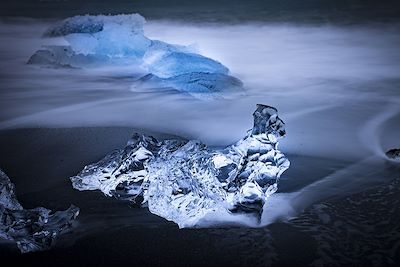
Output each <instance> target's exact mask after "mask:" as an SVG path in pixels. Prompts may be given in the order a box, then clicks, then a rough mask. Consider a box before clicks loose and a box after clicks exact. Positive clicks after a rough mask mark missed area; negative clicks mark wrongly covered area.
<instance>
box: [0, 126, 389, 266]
mask: <svg viewBox="0 0 400 267" xmlns="http://www.w3.org/2000/svg"><path fill="white" fill-rule="evenodd" d="M132 132H133V130H132V129H128V128H69V129H20V130H7V131H1V132H0V147H1V149H0V167H1V168H2V169H3V170H4V171H5V172H6V173H7V174H8V176H9V177H10V179H11V180H12V181H13V182H14V183H15V185H16V189H17V196H18V199H19V201H20V202H21V204H22V205H23V206H24V207H25V208H33V207H37V206H44V207H47V208H50V209H66V208H67V207H68V206H69V205H70V204H74V205H76V206H78V207H80V209H81V213H80V215H79V217H78V221H77V223H76V224H75V225H74V227H73V229H72V230H71V231H70V232H68V233H66V234H64V235H63V236H61V237H60V238H59V239H58V240H57V243H56V245H55V247H54V248H53V249H52V250H49V251H44V252H39V253H29V254H24V255H21V254H20V253H19V252H18V250H17V248H16V247H15V246H13V245H10V244H2V245H1V246H0V258H1V259H2V261H5V260H6V261H7V262H8V261H10V262H13V263H15V264H16V265H15V266H19V265H21V264H26V265H28V264H29V265H32V264H34V266H36V265H37V264H40V265H41V266H57V265H59V266H60V265H61V266H92V265H94V266H106V265H110V266H122V265H124V266H125V265H130V266H142V265H146V266H221V265H234V266H250V265H254V266H271V265H273V266H307V265H308V264H310V263H312V262H313V261H314V260H315V259H316V258H317V257H318V255H317V248H318V245H319V243H318V240H317V239H316V238H315V235H313V233H310V232H309V231H307V230H304V229H302V228H301V227H297V226H296V225H295V224H287V223H274V224H272V225H269V226H268V227H264V228H257V229H255V228H245V227H232V226H231V227H229V226H225V227H215V228H208V229H178V227H177V226H176V225H175V224H174V223H171V222H168V221H166V220H164V219H163V218H160V217H158V216H155V215H153V214H151V213H150V212H148V211H147V209H137V208H133V207H130V206H129V204H128V203H124V202H120V201H117V200H114V199H112V198H106V197H104V196H103V194H102V193H100V192H96V191H93V192H88V191H85V192H79V191H77V190H73V189H72V187H71V184H70V182H69V180H68V177H70V176H72V175H74V174H76V173H77V172H79V171H80V170H81V169H82V168H83V166H84V165H86V164H89V163H92V162H94V161H97V160H99V159H100V158H102V157H103V156H104V155H105V154H107V153H109V152H110V151H111V150H113V149H115V148H118V147H122V146H123V145H124V144H125V142H126V141H127V140H128V138H129V137H130V135H131V134H132ZM154 135H155V136H156V137H159V138H170V137H171V136H168V135H162V134H154ZM289 158H290V160H291V162H292V166H291V169H289V171H287V172H286V173H285V175H284V177H283V178H282V181H281V185H280V190H282V191H284V192H290V191H295V190H297V189H299V188H301V187H302V186H304V185H306V184H308V183H311V182H313V181H314V180H317V179H319V178H321V177H324V176H326V175H328V174H330V173H331V172H334V171H335V170H337V169H340V168H343V167H344V166H346V164H348V163H345V162H334V161H331V160H326V159H317V158H310V157H301V156H290V155H289ZM310 162H312V163H313V164H312V165H313V170H312V171H310ZM307 163H308V164H307ZM342 205H343V204H342ZM322 229H325V230H324V231H328V230H329V226H328V230H326V228H322ZM333 242H334V241H333ZM389 265H390V264H389ZM371 266H373V265H371Z"/></svg>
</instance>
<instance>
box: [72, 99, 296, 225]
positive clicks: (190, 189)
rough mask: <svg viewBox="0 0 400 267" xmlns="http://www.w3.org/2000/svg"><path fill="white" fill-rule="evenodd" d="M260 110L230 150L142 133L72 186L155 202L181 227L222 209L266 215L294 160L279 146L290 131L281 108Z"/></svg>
mask: <svg viewBox="0 0 400 267" xmlns="http://www.w3.org/2000/svg"><path fill="white" fill-rule="evenodd" d="M253 117H254V126H253V128H252V129H251V130H250V131H249V132H248V133H247V135H246V137H244V138H243V139H241V140H239V141H238V142H237V143H235V144H234V145H231V146H229V147H227V148H225V149H223V150H214V149H211V148H209V147H207V146H206V145H205V144H203V143H201V142H200V141H196V140H191V141H187V140H164V141H158V140H156V139H155V138H154V137H151V136H144V135H139V134H134V136H133V137H132V138H131V139H130V140H129V141H128V143H127V145H126V147H125V148H123V149H119V150H115V151H114V152H112V153H111V154H109V155H107V156H106V157H105V158H103V159H102V160H100V161H99V162H97V163H94V164H91V165H88V166H86V167H85V168H84V169H83V170H82V171H81V172H80V173H79V174H78V175H76V176H74V177H71V181H72V185H73V187H74V188H75V189H78V190H101V191H102V192H103V193H104V194H105V195H106V196H110V197H115V198H117V199H122V200H126V201H130V202H131V203H133V204H135V205H137V206H147V207H148V208H149V210H150V212H152V213H154V214H156V215H159V216H161V217H164V218H165V219H167V220H170V221H174V222H175V223H177V224H178V225H179V227H192V226H195V225H197V224H198V222H199V221H200V220H201V219H202V218H204V217H205V216H206V215H209V214H211V213H214V214H215V213H219V212H227V213H230V214H238V213H246V214H252V215H254V216H255V217H256V218H260V216H261V213H262V211H263V207H264V205H266V204H267V199H268V197H269V196H270V195H272V194H273V193H274V192H275V191H276V190H277V188H278V180H279V177H280V176H281V174H282V173H283V172H284V171H285V170H286V169H287V168H289V165H290V162H289V160H288V159H287V158H286V157H285V155H284V154H283V153H282V152H280V151H279V150H278V148H277V147H278V140H279V139H280V138H282V137H283V136H285V134H286V132H285V125H284V123H283V121H282V120H281V119H280V118H279V117H278V114H277V110H276V109H275V108H273V107H269V106H265V105H257V109H256V111H255V112H254V114H253Z"/></svg>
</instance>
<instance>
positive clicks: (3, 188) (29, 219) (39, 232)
mask: <svg viewBox="0 0 400 267" xmlns="http://www.w3.org/2000/svg"><path fill="white" fill-rule="evenodd" d="M78 214H79V209H78V208H77V207H75V206H73V205H71V206H70V207H69V208H68V209H67V210H65V211H56V212H54V213H52V211H51V210H48V209H46V208H42V207H40V208H34V209H29V210H26V209H24V208H23V207H22V206H21V204H19V202H18V200H17V198H16V196H15V188H14V185H13V184H12V183H11V181H10V179H9V178H8V176H7V175H6V174H5V173H4V172H3V171H2V170H0V239H5V240H8V241H12V242H16V244H17V246H18V248H19V250H20V251H21V252H23V253H24V252H33V251H38V250H44V249H48V248H50V247H51V245H52V244H53V243H54V241H55V239H56V238H57V237H58V235H59V234H60V233H62V232H63V231H64V230H65V229H67V228H69V227H70V226H71V223H72V221H73V220H74V219H75V218H76V217H77V216H78Z"/></svg>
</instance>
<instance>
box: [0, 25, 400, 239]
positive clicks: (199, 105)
mask: <svg viewBox="0 0 400 267" xmlns="http://www.w3.org/2000/svg"><path fill="white" fill-rule="evenodd" d="M54 23H55V20H53V19H48V20H40V19H27V18H20V19H16V18H15V19H7V20H2V21H1V22H0V38H1V40H0V41H1V42H0V58H1V59H2V60H1V61H0V69H1V71H0V107H1V108H0V130H2V132H7V131H8V130H16V129H31V128H35V129H36V128H40V129H46V128H52V129H54V132H53V133H52V134H54V135H57V136H59V137H54V136H52V134H47V133H46V134H47V135H45V137H42V139H43V140H39V138H38V139H36V138H37V137H38V136H40V135H42V132H41V131H40V130H39V132H37V131H38V130H37V129H36V130H34V131H33V132H32V136H29V135H30V134H29V133H28V134H26V133H24V134H21V136H22V137H21V136H20V135H18V134H16V135H15V136H16V137H15V140H17V141H15V142H16V144H17V147H16V150H15V153H17V152H18V153H19V152H20V151H24V147H23V145H22V144H26V143H28V142H31V141H32V143H33V145H32V147H35V146H46V142H47V141H48V142H49V143H50V145H49V146H48V147H49V148H48V149H49V150H51V149H54V151H52V152H49V155H50V154H51V153H64V152H65V153H66V154H68V155H69V156H70V158H71V159H73V160H72V161H73V162H72V163H68V162H64V163H62V165H63V166H64V168H65V169H68V168H70V169H68V170H65V171H64V172H65V173H68V174H69V175H73V174H74V173H72V171H75V172H76V171H77V170H80V169H81V168H83V163H81V162H84V163H85V164H87V163H90V162H93V161H96V160H98V159H99V158H98V157H100V156H102V155H104V154H105V153H107V152H109V149H112V148H117V147H115V145H117V144H118V145H119V144H121V145H123V143H124V142H125V141H126V140H125V139H124V138H125V132H123V133H122V131H120V130H118V129H121V127H124V128H132V129H136V130H138V131H143V132H156V133H163V134H167V135H169V136H179V137H183V138H187V139H198V140H201V141H202V142H204V143H206V144H208V145H209V146H213V147H222V146H226V145H229V144H232V143H233V142H235V141H236V140H239V139H240V138H242V137H243V136H244V134H245V133H246V131H247V130H248V129H250V128H251V127H252V117H251V114H252V112H253V111H254V109H255V105H256V104H257V103H262V104H267V105H271V106H274V107H276V108H277V109H278V111H279V115H280V117H281V118H282V119H283V120H284V121H285V123H286V130H287V136H286V137H285V138H284V139H282V140H281V142H280V145H279V149H280V150H281V151H282V152H284V153H285V154H287V156H288V158H289V159H290V160H291V161H292V166H291V168H290V169H289V171H287V172H286V173H284V175H283V176H282V179H281V180H282V181H281V185H280V189H279V190H278V192H277V193H276V194H274V195H273V196H272V197H271V199H270V202H269V203H268V205H267V206H266V208H265V211H264V214H263V218H262V225H267V224H270V223H274V222H276V221H277V220H279V219H284V220H288V219H291V218H293V217H296V216H299V215H300V214H301V212H302V211H303V210H304V209H306V208H308V207H310V206H311V205H312V204H314V203H318V202H320V201H324V200H326V199H331V198H335V197H336V198H340V197H341V196H343V195H352V194H355V193H357V192H360V191H364V190H366V189H368V188H370V187H372V186H376V185H380V184H385V183H387V182H388V181H390V180H391V179H393V178H398V175H399V169H398V167H393V166H398V163H396V162H389V161H388V159H387V158H386V156H385V152H386V151H387V150H388V149H391V148H399V147H400V139H399V133H400V93H399V87H400V76H399V73H400V53H399V47H400V30H399V29H400V27H399V26H400V24H397V23H390V24H389V23H362V24H351V25H344V24H337V23H336V24H327V23H324V24H311V23H296V24H295V23H290V22H245V23H242V24H230V23H227V22H219V23H193V22H187V21H186V22H179V21H171V20H148V21H147V24H146V25H145V35H146V36H148V37H149V38H151V39H158V40H162V41H165V42H168V43H173V44H180V45H192V46H193V47H195V48H196V49H197V50H198V51H199V53H200V54H202V55H205V56H207V57H210V58H212V59H215V60H218V61H220V62H221V63H223V64H224V65H225V66H227V67H228V68H229V69H230V71H231V74H232V75H233V76H235V77H237V78H239V79H241V80H242V81H243V83H244V87H245V91H244V92H243V94H232V95H230V96H228V97H225V98H221V99H218V98H217V99H198V98H194V97H192V96H190V95H188V94H183V93H179V92H177V91H174V90H169V89H165V88H164V89H160V88H154V89H145V88H140V86H137V84H136V83H135V81H136V80H137V79H138V78H140V77H141V76H142V75H143V72H142V71H141V70H140V69H138V68H137V67H135V66H126V67H115V66H109V67H104V66H103V67H99V68H87V69H69V68H47V67H39V66H34V65H28V64H26V63H27V61H28V60H29V58H30V56H31V55H32V54H33V53H34V52H35V51H37V50H38V49H40V48H41V47H42V45H51V44H66V43H65V40H63V39H62V38H59V39H54V38H52V39H46V38H43V37H42V34H43V32H44V31H45V30H46V29H47V28H48V27H49V26H50V25H53V24H54ZM86 127H87V128H88V129H89V130H87V131H86V130H82V128H86ZM110 127H114V129H116V130H112V131H111V130H104V129H105V128H107V129H109V128H110ZM57 129H70V130H61V131H59V132H58V130H57ZM74 129H77V130H76V131H75V130H74ZM96 129H99V130H98V131H99V132H102V131H105V132H106V133H104V134H103V133H100V134H99V135H96V137H95V140H93V141H88V140H90V139H91V134H95V133H96V131H97V130H96ZM29 131H30V130H29ZM74 131H75V134H76V135H77V136H81V137H79V138H82V140H83V141H79V142H81V143H79V142H78V144H80V145H82V147H83V145H84V143H85V142H86V143H87V144H88V145H87V146H86V147H89V146H92V147H93V146H94V145H99V146H100V145H102V144H100V143H101V140H103V139H101V138H100V139H99V140H100V141H99V140H98V139H97V137H98V136H100V135H101V134H103V137H104V136H106V137H107V138H108V139H109V140H110V141H109V142H108V144H104V146H103V147H101V148H98V149H99V150H98V151H96V153H100V154H99V155H98V154H96V153H92V154H90V153H91V152H85V151H81V150H79V149H78V150H77V151H80V154H79V156H71V155H73V154H74V153H75V152H74V151H73V149H72V148H70V150H71V151H69V149H67V148H62V147H57V145H58V143H57V142H60V140H61V141H62V140H64V139H65V140H69V139H68V138H72V137H70V136H73V135H74ZM11 133H13V132H11ZM46 136H47V137H48V138H49V139H48V140H44V139H45V138H46ZM51 136H52V137H51ZM24 138H26V140H28V141H26V142H20V140H23V139H24ZM11 139H12V138H11ZM53 139H54V140H56V141H54V140H53ZM114 139H115V140H114ZM4 140H5V141H4V143H5V142H8V139H4ZM1 141H3V140H1ZM18 142H20V143H18ZM66 143H67V142H66ZM12 144H14V143H12V142H11V143H10V147H11V145H12ZM18 144H20V146H18ZM89 144H90V145H89ZM28 147H29V146H28ZM95 149H96V148H94V147H93V150H95ZM12 150H13V149H11V148H9V147H7V151H12ZM99 151H100V152H99ZM7 153H8V152H7ZM26 153H27V154H29V153H30V152H29V151H27V152H26ZM4 154H6V153H4ZM32 154H33V152H32ZM13 155H14V154H13ZM89 155H90V157H89ZM14 156H15V157H16V158H19V156H18V155H14ZM33 157H34V155H33V156H32V158H33ZM40 157H42V158H43V161H46V160H47V161H48V162H52V161H51V160H52V157H55V158H56V159H58V157H57V156H54V154H51V156H43V155H42V156H40ZM79 157H82V159H80V158H79ZM21 158H23V157H22V156H21ZM0 164H1V162H0ZM13 164H14V163H13ZM19 164H20V165H21V166H24V165H25V164H24V163H23V162H20V163H19ZM35 164H36V163H29V164H28V165H27V166H34V165H35ZM15 165H18V164H17V163H15ZM71 166H72V167H71ZM0 167H2V166H1V165H0ZM15 168H17V167H15ZM18 168H19V167H18ZM33 168H36V167H33ZM46 168H47V169H48V170H49V174H47V176H46V175H45V177H46V179H47V180H46V183H47V184H46V186H47V187H48V188H51V187H50V184H51V182H49V180H51V179H49V177H50V175H53V174H57V172H56V171H54V170H53V169H55V168H56V167H54V166H53V167H51V166H48V167H46V166H43V168H42V170H47V169H46ZM52 168H53V169H52ZM10 169H11V170H12V172H13V168H10ZM34 170H36V169H34ZM29 171H30V170H26V173H29ZM53 171H54V172H53ZM14 172H15V173H17V174H18V172H16V171H14ZM11 174H13V173H11ZM26 176H27V175H26ZM32 176H33V177H34V176H35V175H32ZM37 176H39V174H37ZM55 176H57V175H55ZM10 178H11V179H13V177H12V175H10ZM50 178H52V177H50ZM58 178H60V177H58ZM62 178H65V181H66V182H65V183H67V178H68V177H62ZM38 181H41V180H40V179H38ZM43 181H45V180H44V178H43ZM24 184H26V185H27V186H26V188H24ZM16 185H17V190H18V188H21V191H22V192H24V193H26V192H29V193H31V192H30V191H35V190H39V189H38V188H40V187H41V185H40V184H38V182H37V181H36V180H35V181H19V182H18V181H17V182H16ZM52 186H53V185H52ZM63 186H64V187H65V184H63ZM68 186H69V184H68ZM28 187H30V188H31V190H30V189H28ZM64 187H59V188H58V187H57V188H56V189H54V190H53V189H52V190H51V191H52V192H53V193H51V192H50V193H49V196H48V198H49V199H50V198H51V196H52V197H58V196H60V198H61V199H63V201H65V202H68V203H70V200H69V199H68V197H67V194H70V193H65V194H66V195H65V196H64V195H63V193H62V192H64V191H67V190H66V189H65V188H64ZM33 189H34V190H33ZM68 192H69V191H68ZM77 194H81V195H80V196H82V198H83V199H84V198H85V197H87V198H88V199H90V197H88V196H87V195H84V193H81V192H79V193H77ZM82 194H83V195H82ZM61 196H62V197H61ZM69 196H71V195H69ZM22 199H24V198H22ZM25 199H29V194H28V195H26V196H25ZM99 199H100V198H99ZM25 201H27V200H25ZM85 201H88V202H87V203H89V204H92V205H94V207H96V208H98V209H99V210H100V209H101V208H102V207H103V206H105V205H107V204H105V203H111V202H106V201H107V199H106V200H104V201H103V200H98V199H96V200H94V201H93V202H90V200H86V199H85ZM110 201H111V200H110ZM48 202H49V203H50V205H51V203H52V202H51V201H48ZM84 203H86V202H84ZM89 204H87V206H88V207H86V208H87V210H89V208H92V207H90V205H89ZM81 205H83V210H85V206H84V205H85V204H81ZM110 205H116V204H113V203H112V204H110ZM393 207H394V205H393ZM113 208H115V209H116V210H117V211H116V214H117V213H118V216H119V215H121V214H124V212H125V209H122V208H121V207H117V206H116V207H114V206H113ZM389 209H390V208H389ZM126 212H127V213H126V215H125V216H122V217H118V216H114V217H113V216H110V218H111V217H112V220H115V222H114V223H111V219H110V218H108V217H107V224H109V227H110V228H112V227H114V226H116V228H118V227H119V226H120V225H127V224H129V223H133V220H131V218H132V217H130V216H138V217H135V220H137V221H138V222H139V223H138V224H140V225H141V226H140V227H142V226H143V225H144V224H149V225H153V224H156V225H159V224H160V223H159V221H157V222H156V223H154V222H152V220H153V219H152V218H150V219H149V217H148V216H149V214H144V215H143V214H142V213H143V211H141V213H140V214H139V213H137V214H136V213H133V212H132V211H131V210H130V211H126ZM100 213H101V212H98V211H97V213H96V214H95V215H92V214H91V215H90V216H92V217H93V218H95V219H96V220H98V221H99V222H98V223H99V224H101V223H102V221H101V220H102V216H101V215H102V214H100ZM132 214H133V215H132ZM138 214H139V215H138ZM81 216H82V228H81V229H82V230H78V233H79V234H78V236H79V235H83V234H82V233H83V232H84V231H89V229H90V228H91V226H92V225H94V224H95V223H94V221H95V220H94V219H93V218H92V220H89V219H88V218H87V217H85V215H84V213H83V214H82V215H81ZM90 216H89V217H90ZM218 216H219V215H218V214H216V215H215V216H214V217H211V218H208V219H209V220H206V221H205V222H204V223H203V224H202V226H206V227H213V226H215V222H217V223H219V222H220V221H224V220H227V221H229V220H231V218H221V217H218ZM117 217H118V218H120V219H116V218H117ZM239 219H240V223H241V224H245V225H248V226H256V224H257V223H255V222H254V221H253V219H249V218H245V217H240V218H239ZM349 220H350V218H349ZM121 222H122V223H121ZM391 223H392V224H393V225H395V224H394V223H393V222H391ZM257 226H258V225H257ZM102 227H104V226H102ZM168 229H169V228H168V227H167V232H168V231H169V230H168ZM79 231H80V232H79ZM135 231H136V230H135ZM204 231H208V230H204ZM221 231H222V230H221ZM243 231H247V230H243ZM249 231H250V230H249ZM171 233H174V232H173V231H172V232H171ZM253 234H254V235H255V236H256V237H257V238H259V236H258V235H259V233H258V232H257V233H256V232H251V233H248V235H250V236H251V235H253ZM320 234H321V235H323V234H324V233H322V232H321V233H320ZM171 236H174V235H173V234H171ZM260 236H262V237H263V238H266V237H268V238H269V234H268V235H267V234H265V233H264V232H263V233H262V235H260ZM235 242H236V241H235Z"/></svg>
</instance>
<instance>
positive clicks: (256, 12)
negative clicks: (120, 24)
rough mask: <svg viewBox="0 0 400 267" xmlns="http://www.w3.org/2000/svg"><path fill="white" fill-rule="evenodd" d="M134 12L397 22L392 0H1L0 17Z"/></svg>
mask: <svg viewBox="0 0 400 267" xmlns="http://www.w3.org/2000/svg"><path fill="white" fill-rule="evenodd" d="M120 13H140V14H141V15H143V16H145V17H146V18H148V19H171V20H191V21H197V22H218V21H228V22H243V21H294V22H299V21H303V22H319V23H321V22H322V23H324V22H334V23H359V22H365V21H377V22H386V21H394V20H395V21H397V20H398V19H399V18H400V3H399V2H398V1H395V0H384V1H378V0H367V1H360V0H339V1H338V0H330V1H323V0H306V1H301V2H300V1H295V0H284V1H276V0H267V1H260V0H256V1H254V0H250V1H245V2H244V1H241V0H231V1H227V0H215V1H211V0H206V1H183V0H167V1H161V0H146V1H144V0H116V1H112V4H111V5H110V2H109V1H100V0H89V1H84V2H83V1H78V0H17V1H13V0H6V1H4V2H3V4H2V8H1V9H0V16H2V17H32V18H64V17H69V16H73V15H84V14H91V15H96V14H120Z"/></svg>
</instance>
